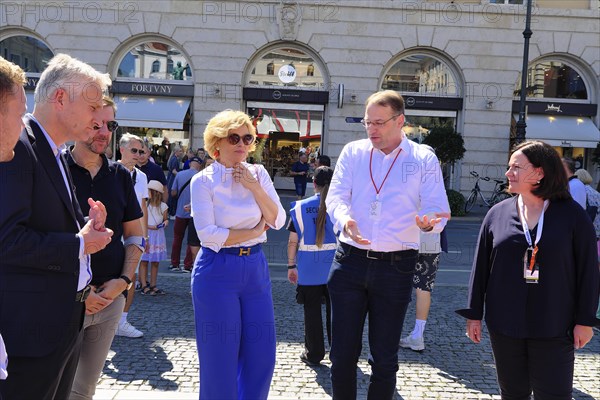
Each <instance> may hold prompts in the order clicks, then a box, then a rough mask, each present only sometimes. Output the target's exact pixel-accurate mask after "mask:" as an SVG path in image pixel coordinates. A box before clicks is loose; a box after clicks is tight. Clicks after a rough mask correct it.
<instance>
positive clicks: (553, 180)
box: [511, 140, 571, 200]
mask: <svg viewBox="0 0 600 400" xmlns="http://www.w3.org/2000/svg"><path fill="white" fill-rule="evenodd" d="M519 150H520V151H521V153H523V154H524V155H525V157H527V159H528V160H529V162H530V163H531V165H533V166H534V167H536V168H542V171H544V177H543V178H542V179H541V180H540V183H539V185H537V186H536V187H535V188H534V189H533V190H532V191H531V193H532V194H534V195H535V196H538V197H540V198H542V199H544V200H546V199H548V200H564V199H570V198H571V194H570V193H569V181H568V179H567V174H566V172H565V169H564V167H563V165H562V161H561V159H560V156H559V155H558V153H557V152H556V150H554V148H553V147H552V146H550V145H549V144H547V143H544V142H542V141H539V140H529V141H525V142H523V143H521V144H519V145H517V146H516V147H514V148H513V150H512V152H511V155H512V154H514V153H515V152H517V151H519Z"/></svg>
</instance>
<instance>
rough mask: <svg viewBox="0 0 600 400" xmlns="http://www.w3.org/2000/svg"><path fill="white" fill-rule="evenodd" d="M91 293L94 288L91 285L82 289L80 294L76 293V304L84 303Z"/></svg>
mask: <svg viewBox="0 0 600 400" xmlns="http://www.w3.org/2000/svg"><path fill="white" fill-rule="evenodd" d="M91 291H92V287H91V286H90V285H87V286H86V287H84V288H83V289H81V290H80V291H79V292H77V293H75V302H77V303H83V302H84V301H85V300H86V299H87V298H88V296H89V295H90V292H91Z"/></svg>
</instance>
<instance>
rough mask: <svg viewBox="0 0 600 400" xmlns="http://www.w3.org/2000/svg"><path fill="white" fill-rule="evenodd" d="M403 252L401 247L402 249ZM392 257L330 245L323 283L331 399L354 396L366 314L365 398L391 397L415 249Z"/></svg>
mask: <svg viewBox="0 0 600 400" xmlns="http://www.w3.org/2000/svg"><path fill="white" fill-rule="evenodd" d="M403 253H404V252H403ZM406 254H407V255H408V256H407V257H402V258H401V259H397V260H394V261H383V260H374V259H369V258H366V257H363V256H361V255H355V254H352V252H351V250H350V253H348V245H346V244H342V245H340V246H339V247H338V249H337V250H336V254H335V258H334V260H333V264H332V267H331V271H330V275H329V282H328V284H327V288H328V290H329V296H330V299H331V352H330V355H329V358H330V360H331V363H332V365H331V383H332V388H333V399H334V400H350V399H352V400H353V399H356V365H357V363H358V359H359V357H360V354H361V351H362V336H363V329H364V325H365V319H366V317H367V315H368V316H369V350H370V353H371V357H370V358H369V363H370V364H371V369H372V373H371V381H370V383H369V392H368V398H369V399H371V400H386V399H389V400H391V399H392V398H393V396H394V393H395V391H396V372H397V371H398V343H399V342H400V336H401V334H402V325H403V323H404V317H405V315H406V309H407V307H408V303H410V300H411V293H412V280H413V273H414V270H415V264H416V261H417V252H416V251H412V252H411V251H407V252H406Z"/></svg>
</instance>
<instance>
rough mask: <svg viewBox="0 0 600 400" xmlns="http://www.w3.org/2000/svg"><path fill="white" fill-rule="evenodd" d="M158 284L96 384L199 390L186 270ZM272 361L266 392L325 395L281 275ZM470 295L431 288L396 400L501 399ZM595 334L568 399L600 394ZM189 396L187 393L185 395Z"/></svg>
mask: <svg viewBox="0 0 600 400" xmlns="http://www.w3.org/2000/svg"><path fill="white" fill-rule="evenodd" d="M162 268H163V267H162V266H161V274H160V275H159V281H160V285H161V287H162V288H164V290H166V291H167V292H168V293H169V294H167V295H166V296H160V298H155V297H149V296H137V297H136V298H135V301H134V304H133V307H132V309H131V311H130V313H129V317H128V318H129V321H130V322H131V323H132V324H133V325H134V326H135V327H137V328H138V329H140V330H142V331H143V332H144V336H143V337H142V338H140V339H130V338H122V337H116V338H115V340H114V342H113V345H112V348H111V352H110V354H109V357H108V360H107V362H106V364H105V367H104V370H103V374H102V376H101V377H100V380H99V382H98V387H97V390H106V391H107V392H110V391H113V390H135V391H149V390H152V391H157V392H158V391H163V392H165V395H164V398H165V399H167V398H170V397H169V393H171V394H173V393H176V392H181V393H198V391H199V385H200V383H199V371H198V357H197V353H196V342H195V329H194V313H193V309H192V303H191V298H190V296H189V294H188V291H189V289H188V288H189V280H190V277H189V275H182V274H181V275H180V274H175V273H163V272H162ZM272 287H273V300H274V309H275V329H276V332H277V361H276V365H275V372H274V374H273V381H272V384H271V391H270V397H276V398H277V399H278V400H280V399H286V400H287V399H290V400H291V399H301V400H310V399H330V398H331V393H332V391H331V382H330V377H329V373H330V368H331V362H330V361H329V358H328V356H326V358H325V360H324V361H323V363H322V365H321V366H320V367H316V368H314V369H313V368H310V367H308V366H306V365H305V364H303V363H302V362H301V361H300V359H299V356H300V353H301V352H302V351H303V347H304V344H303V341H304V338H303V332H304V331H303V314H302V312H303V311H302V308H301V306H299V305H298V304H296V302H295V291H294V289H293V287H291V285H290V284H289V283H288V282H286V281H273V286H272ZM466 298H467V289H466V288H464V287H456V286H436V290H435V292H434V294H433V299H432V300H433V302H432V307H431V312H430V317H429V320H428V323H427V327H426V330H425V345H426V348H425V350H424V351H423V352H420V353H418V352H413V351H411V350H407V349H400V351H399V369H398V373H397V379H398V383H397V391H398V394H399V396H401V397H397V398H398V399H400V398H402V399H404V400H425V399H450V398H452V399H453V400H462V399H486V400H497V399H500V396H499V395H498V388H497V382H496V375H495V373H496V370H495V367H494V361H493V357H492V352H491V347H490V343H489V338H488V336H487V332H484V338H483V340H482V342H481V343H480V344H478V345H475V344H473V343H470V342H469V341H468V339H467V338H466V337H465V335H464V325H465V323H464V320H463V319H462V318H460V317H458V316H457V315H455V313H454V310H455V309H458V308H461V307H462V306H463V305H464V303H465V301H466ZM413 324H414V302H413V303H411V305H410V306H409V310H408V313H407V321H406V322H405V326H404V332H409V331H410V330H412V326H413ZM367 333H368V326H366V327H365V335H364V337H363V350H362V353H361V356H360V360H359V363H358V367H359V369H358V375H357V397H358V398H359V399H363V398H366V396H367V390H368V385H369V379H370V376H371V375H370V374H371V368H370V366H369V364H368V362H367V357H368V354H369V347H368V341H367ZM599 336H600V335H598V334H597V333H596V336H595V337H594V338H593V339H592V341H591V342H590V343H589V344H588V346H586V348H585V349H583V350H580V351H577V352H576V363H575V382H574V388H575V390H574V394H573V397H574V398H575V399H576V400H579V399H581V400H584V399H590V398H600V339H599ZM186 398H187V397H186Z"/></svg>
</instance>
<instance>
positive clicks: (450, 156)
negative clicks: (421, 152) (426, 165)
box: [423, 125, 466, 187]
mask: <svg viewBox="0 0 600 400" xmlns="http://www.w3.org/2000/svg"><path fill="white" fill-rule="evenodd" d="M423 144H427V145H429V146H431V147H433V149H434V150H435V154H436V155H437V158H438V160H439V161H440V164H441V165H440V166H441V168H442V174H443V177H444V184H445V185H446V187H448V186H449V185H448V183H449V180H450V176H451V175H452V174H453V173H454V163H456V161H458V160H461V159H462V158H463V157H464V155H465V151H466V149H465V141H464V139H463V137H462V135H461V134H460V133H458V132H456V131H455V130H454V127H453V126H451V125H440V126H435V127H433V128H431V130H430V131H429V134H428V135H427V136H425V138H424V139H423Z"/></svg>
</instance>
